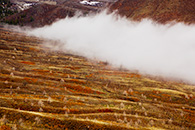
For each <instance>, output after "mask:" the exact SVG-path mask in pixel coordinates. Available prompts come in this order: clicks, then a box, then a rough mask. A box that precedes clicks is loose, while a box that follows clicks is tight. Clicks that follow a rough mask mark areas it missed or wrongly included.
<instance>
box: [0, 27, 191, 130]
mask: <svg viewBox="0 0 195 130" xmlns="http://www.w3.org/2000/svg"><path fill="white" fill-rule="evenodd" d="M42 43H44V40H43V39H38V38H36V37H28V36H25V35H24V34H21V33H18V32H15V31H13V30H9V29H5V28H1V29H0V57H1V58H0V129H2V130H3V129H11V128H12V129H18V130H28V129H29V130H30V129H33V130H49V129H56V130H58V129H59V130H60V129H65V130H67V129H71V130H72V129H76V130H78V129H82V130H84V129H101V130H102V129H106V130H108V129H112V130H123V129H132V130H133V129H140V130H150V129H167V130H182V129H185V130H193V129H195V120H194V119H195V86H191V85H187V84H183V83H179V82H171V81H163V80H156V79H155V77H154V78H148V77H147V76H144V75H140V74H138V73H135V72H131V71H127V70H126V71H122V70H119V69H117V68H114V67H112V66H110V65H109V64H107V63H105V62H101V61H95V60H88V59H86V58H84V57H81V56H77V55H73V54H70V53H66V52H55V51H51V50H50V49H49V48H46V47H44V46H43V44H42Z"/></svg>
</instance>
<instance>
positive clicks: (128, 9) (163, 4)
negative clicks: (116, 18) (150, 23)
mask: <svg viewBox="0 0 195 130" xmlns="http://www.w3.org/2000/svg"><path fill="white" fill-rule="evenodd" d="M194 7H195V1H194V0H119V1H117V2H116V3H114V4H113V5H112V7H111V10H118V13H119V14H121V15H123V16H127V17H128V18H131V19H134V20H141V19H142V18H151V19H154V20H155V21H157V22H160V23H166V22H169V21H174V20H175V21H178V22H186V23H195V15H194V14H195V8H194Z"/></svg>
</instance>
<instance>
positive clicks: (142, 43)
mask: <svg viewBox="0 0 195 130" xmlns="http://www.w3.org/2000/svg"><path fill="white" fill-rule="evenodd" d="M27 33H28V34H29V35H34V36H37V37H41V38H46V39H51V40H56V41H59V44H55V46H52V48H55V49H57V50H64V51H66V50H71V51H73V52H76V53H77V54H79V55H82V56H85V57H88V58H96V59H100V60H103V61H107V62H109V63H110V64H112V65H116V66H121V65H122V66H123V67H125V68H127V69H129V70H138V71H139V72H140V73H142V74H149V75H153V76H163V77H166V78H176V79H181V80H183V81H185V82H190V83H195V26H192V25H191V26H187V25H184V24H182V23H177V24H174V25H170V24H169V25H158V24H156V23H154V22H152V21H151V20H143V21H142V22H139V23H136V22H132V21H130V20H127V19H125V18H120V17H118V16H116V15H114V14H106V13H105V12H102V13H100V14H97V15H95V16H87V17H73V18H65V19H62V20H59V21H57V22H55V23H53V24H52V25H51V26H45V27H42V28H37V29H33V30H30V31H27Z"/></svg>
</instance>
